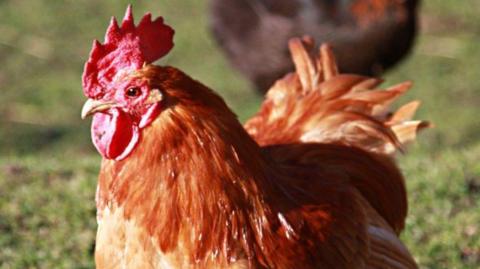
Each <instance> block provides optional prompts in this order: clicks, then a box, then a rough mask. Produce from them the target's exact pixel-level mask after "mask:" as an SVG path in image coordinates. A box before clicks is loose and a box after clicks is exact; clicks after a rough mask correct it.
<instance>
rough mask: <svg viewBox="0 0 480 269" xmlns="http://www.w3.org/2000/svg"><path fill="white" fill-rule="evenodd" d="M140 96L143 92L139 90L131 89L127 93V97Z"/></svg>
mask: <svg viewBox="0 0 480 269" xmlns="http://www.w3.org/2000/svg"><path fill="white" fill-rule="evenodd" d="M140 94H141V91H140V89H139V88H129V89H127V90H126V91H125V95H126V96H128V97H138V96H140Z"/></svg>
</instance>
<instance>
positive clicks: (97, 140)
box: [92, 108, 140, 160]
mask: <svg viewBox="0 0 480 269" xmlns="http://www.w3.org/2000/svg"><path fill="white" fill-rule="evenodd" d="M139 136H140V132H139V128H138V125H137V124H136V123H135V120H134V119H132V118H131V116H130V115H129V114H127V113H125V112H123V111H122V110H119V109H117V108H112V109H109V110H108V111H105V112H103V113H96V114H95V115H94V116H93V122H92V141H93V144H94V145H95V147H96V148H97V150H98V151H99V152H100V154H101V155H102V156H103V157H104V158H107V159H114V160H122V159H124V158H125V157H127V156H128V155H129V154H130V153H131V152H132V150H133V149H134V147H135V145H136V144H137V142H138V140H139Z"/></svg>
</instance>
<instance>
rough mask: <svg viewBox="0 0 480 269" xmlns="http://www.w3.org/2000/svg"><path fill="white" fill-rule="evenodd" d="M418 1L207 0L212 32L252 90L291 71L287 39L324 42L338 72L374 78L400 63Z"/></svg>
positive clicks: (413, 27)
mask: <svg viewBox="0 0 480 269" xmlns="http://www.w3.org/2000/svg"><path fill="white" fill-rule="evenodd" d="M418 2H419V0H211V5H210V24H211V28H212V33H213V36H214V37H215V39H216V40H217V42H218V44H219V46H220V47H221V48H222V49H223V50H224V52H225V54H226V56H227V58H228V59H229V60H230V62H231V63H232V64H233V66H234V67H235V68H237V69H238V70H239V71H240V72H241V73H242V74H243V75H245V76H246V77H247V78H248V79H249V80H251V81H252V82H253V83H254V84H255V86H256V87H257V89H258V90H260V91H261V92H265V91H266V90H267V89H269V87H270V86H271V85H272V84H273V82H274V81H275V80H277V79H278V78H280V77H281V76H283V75H284V74H285V73H286V72H290V71H292V70H293V65H292V63H291V61H290V58H289V56H288V48H287V46H286V44H287V41H288V40H289V39H290V38H292V37H297V36H303V35H311V36H313V37H314V38H315V40H316V41H317V42H319V43H323V42H329V43H331V44H332V46H333V50H334V52H335V53H336V55H337V56H338V61H339V68H340V70H341V71H342V72H347V73H356V74H362V75H372V74H374V75H378V74H380V73H381V72H382V71H383V70H385V69H388V68H390V67H391V66H393V65H394V64H395V63H397V62H398V61H399V60H401V59H402V58H403V57H404V56H405V55H406V54H407V53H408V51H409V50H410V48H411V46H412V43H413V40H414V37H415V33H416V13H417V6H418Z"/></svg>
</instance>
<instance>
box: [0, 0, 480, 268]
mask: <svg viewBox="0 0 480 269" xmlns="http://www.w3.org/2000/svg"><path fill="white" fill-rule="evenodd" d="M127 4H128V1H123V0H122V1H113V0H109V1H93V0H84V1H73V0H64V1H46V0H37V1H33V0H28V1H27V0H24V1H14V0H11V1H8V0H3V1H0V91H1V94H0V268H93V267H94V261H93V256H92V254H93V249H94V236H95V231H96V222H95V204H94V194H95V186H96V176H97V172H98V170H99V164H100V156H99V154H97V153H96V151H95V150H94V147H93V145H92V144H91V142H90V132H89V125H90V121H89V120H86V121H82V120H80V109H81V106H82V104H83V102H84V100H85V98H84V96H83V94H82V88H81V82H80V78H81V74H82V69H83V64H84V62H85V60H86V59H87V57H88V53H89V51H90V47H91V44H92V40H93V39H94V38H97V39H100V40H103V35H104V33H105V29H106V27H107V25H108V21H109V18H110V16H111V15H115V16H116V17H117V18H122V17H123V13H124V10H125V7H126V5H127ZM147 11H151V12H152V13H153V14H154V15H162V16H164V18H165V20H166V22H167V23H168V24H170V25H171V26H173V28H175V29H176V35H175V43H176V46H175V48H174V49H173V50H172V52H170V54H169V55H168V56H167V57H166V58H164V59H162V60H161V64H168V65H174V66H176V67H178V68H180V69H182V70H184V71H185V72H186V73H188V74H190V75H191V76H192V77H194V78H196V79H198V80H200V81H202V82H203V83H205V84H206V85H208V86H209V87H211V88H212V89H214V90H216V91H217V92H219V93H220V94H221V95H222V96H223V97H224V98H225V99H226V101H227V103H228V104H229V105H230V106H231V108H232V109H233V110H234V111H235V112H236V113H237V114H238V115H239V118H240V119H241V120H242V121H244V120H245V119H247V118H248V117H249V116H251V115H252V114H253V113H254V112H255V111H256V110H257V109H258V106H259V104H260V101H261V100H262V98H261V95H259V94H258V93H257V92H256V91H255V90H254V86H253V85H252V84H251V83H250V82H249V81H247V80H246V79H244V78H243V77H242V76H240V75H239V73H238V72H237V71H235V70H234V69H233V68H232V67H231V66H230V65H229V64H228V63H227V60H226V59H225V57H224V55H223V54H222V53H221V51H220V49H219V48H218V47H217V46H216V45H215V42H214V41H213V39H212V36H211V34H210V32H209V30H208V28H207V25H208V13H207V4H206V1H198V0H176V1H167V0H164V1H136V2H135V3H134V13H135V17H136V18H139V17H140V16H141V15H142V14H143V13H145V12H147ZM479 17H480V0H469V1H457V0H429V1H424V2H423V3H422V4H421V6H420V16H419V18H420V21H419V28H420V31H419V35H418V37H417V39H416V43H415V46H414V48H413V50H412V52H411V54H410V55H409V56H408V57H407V58H406V59H405V60H404V61H402V62H401V63H400V64H399V65H397V66H396V67H395V68H394V69H392V70H391V71H389V72H388V73H387V74H385V75H384V76H383V77H384V78H385V81H386V82H385V83H384V86H389V85H392V84H395V83H399V82H402V81H404V80H412V81H414V83H415V84H414V88H413V90H411V91H410V93H409V94H408V96H407V97H405V98H404V99H403V100H401V101H400V102H399V103H402V102H405V101H407V100H412V99H420V100H422V106H421V109H420V111H419V113H418V115H417V118H421V119H428V120H430V121H432V122H434V124H435V125H436V127H435V128H434V129H431V130H427V131H425V132H424V133H422V134H421V135H420V137H419V139H418V140H419V141H418V143H416V144H415V145H413V146H412V147H410V149H409V150H408V152H407V154H405V155H404V156H399V163H400V165H401V167H402V169H403V171H404V174H405V176H406V178H407V185H408V189H409V199H410V213H409V217H408V220H407V227H406V230H405V232H404V233H403V236H402V237H403V240H404V241H405V242H406V244H407V245H408V247H409V248H410V250H411V251H412V253H413V255H414V256H415V257H416V259H417V260H418V262H419V263H420V265H421V267H422V268H479V267H480V115H479V113H480V109H479V107H480V94H479V93H480V67H479V63H480V46H479V44H480V20H479V19H478V18H479Z"/></svg>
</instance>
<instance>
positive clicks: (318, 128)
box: [82, 7, 426, 269]
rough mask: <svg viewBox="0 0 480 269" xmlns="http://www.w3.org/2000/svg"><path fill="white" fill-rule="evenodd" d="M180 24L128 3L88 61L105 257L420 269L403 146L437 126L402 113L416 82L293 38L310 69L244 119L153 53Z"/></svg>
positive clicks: (88, 107)
mask: <svg viewBox="0 0 480 269" xmlns="http://www.w3.org/2000/svg"><path fill="white" fill-rule="evenodd" d="M173 34H174V31H173V30H172V28H170V27H169V26H167V25H166V24H165V23H164V22H163V19H162V18H161V17H160V18H157V19H155V20H152V17H151V15H150V14H147V15H145V16H144V17H143V18H142V20H141V21H140V23H139V24H138V26H136V25H135V24H134V21H133V16H132V10H131V7H128V9H127V12H126V15H125V18H124V19H123V21H122V23H121V25H118V24H117V22H116V20H115V18H112V21H111V23H110V26H109V28H108V30H107V33H106V36H105V42H104V44H101V43H100V42H98V41H94V44H93V48H92V51H91V53H90V57H89V59H88V61H87V63H86V64H85V69H84V74H83V88H84V93H85V95H86V96H87V97H88V100H87V102H86V103H85V105H84V107H83V109H82V118H85V117H87V116H90V115H91V116H93V122H92V129H91V130H92V140H93V144H94V145H95V147H96V148H97V150H98V151H99V153H100V154H101V155H102V156H103V160H102V165H101V169H100V175H99V181H98V188H97V194H96V205H97V220H98V231H97V238H96V250H95V261H96V265H97V268H100V269H104V268H279V269H283V268H304V269H308V268H416V263H415V261H414V259H413V258H412V256H411V255H410V254H409V252H408V250H407V249H406V247H405V246H404V245H403V244H402V242H401V241H400V240H399V238H398V235H399V233H400V232H401V231H402V229H403V227H404V223H405V217H406V214H407V198H406V190H405V184H404V179H403V177H402V175H401V173H400V171H399V169H398V167H397V166H396V165H395V163H394V162H393V160H392V155H393V154H394V152H395V151H396V150H397V149H400V148H401V146H402V145H403V144H404V143H406V142H408V141H411V140H413V139H414V138H415V134H416V132H417V131H418V130H420V129H421V128H423V127H425V126H426V123H425V122H422V121H412V120H410V118H411V117H412V115H413V113H414V111H415V109H416V108H417V107H418V102H413V103H409V104H407V105H405V106H402V107H401V108H400V109H398V110H397V111H396V112H394V113H390V112H389V110H388V106H389V104H390V103H391V102H392V101H393V100H394V99H395V98H397V97H398V96H400V95H402V94H403V93H404V92H405V91H406V90H407V89H408V88H409V87H410V84H409V83H403V84H400V85H397V86H393V87H391V88H389V89H387V90H377V89H376V86H377V85H379V83H380V82H381V81H380V80H378V79H373V78H368V77H363V76H357V75H344V74H339V73H338V71H337V66H336V64H335V60H334V58H333V55H332V51H331V49H330V48H329V47H328V46H326V45H324V46H322V47H321V49H320V50H319V53H316V51H315V50H314V46H313V41H312V40H311V39H309V38H303V39H293V40H291V41H290V43H289V46H290V50H291V53H292V57H293V61H294V63H295V66H296V72H295V73H291V74H288V75H286V76H285V77H284V78H283V79H281V80H279V81H277V83H276V84H275V85H274V86H273V87H272V89H271V90H270V91H269V92H268V94H267V96H266V100H265V102H264V103H263V105H262V107H261V109H260V111H259V112H258V114H257V115H255V116H254V117H253V118H252V119H250V120H249V121H248V122H247V123H246V124H245V125H244V126H242V124H241V123H240V122H239V121H238V120H237V117H236V116H235V114H234V113H233V112H232V111H231V110H230V109H229V108H228V107H227V105H226V104H225V102H224V101H223V100H222V98H221V97H219V96H218V95H217V94H216V93H214V92H213V91H212V90H210V89H209V88H208V87H206V86H204V85H203V84H201V83H200V82H198V81H196V80H194V79H192V78H191V77H189V76H188V75H186V74H185V73H183V72H182V71H180V70H178V69H176V68H174V67H169V66H156V65H153V64H152V62H154V61H155V60H157V59H159V58H161V57H162V56H164V55H165V54H166V53H168V51H169V50H170V49H171V48H172V47H173V42H172V39H173Z"/></svg>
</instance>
